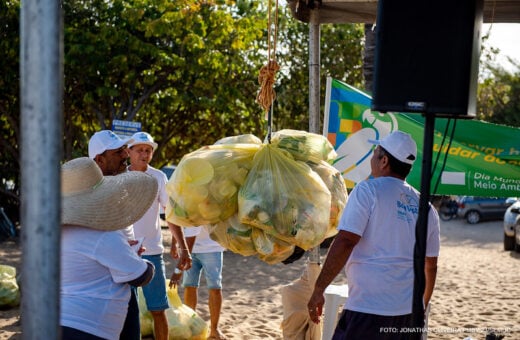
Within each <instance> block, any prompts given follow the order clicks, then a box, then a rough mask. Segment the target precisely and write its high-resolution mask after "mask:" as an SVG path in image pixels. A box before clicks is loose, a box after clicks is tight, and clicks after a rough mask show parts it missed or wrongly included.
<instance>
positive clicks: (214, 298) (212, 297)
mask: <svg viewBox="0 0 520 340" xmlns="http://www.w3.org/2000/svg"><path fill="white" fill-rule="evenodd" d="M184 235H185V236H186V242H187V243H188V247H189V248H190V251H191V254H192V256H193V266H192V267H191V268H190V269H189V270H187V271H185V272H184V275H183V277H182V286H183V287H184V303H185V304H186V305H187V306H188V307H191V308H192V309H193V310H196V308H197V300H198V291H197V290H198V287H199V285H200V277H201V273H202V272H204V277H205V278H206V284H207V286H208V291H209V297H208V306H209V314H210V334H209V337H208V339H211V340H222V339H224V335H223V334H222V333H221V332H220V330H219V329H218V322H219V319H220V310H221V308H222V261H223V252H224V247H222V246H221V245H220V244H218V243H217V242H215V241H213V240H212V239H211V238H210V236H209V233H208V230H207V228H206V227H204V226H202V227H188V228H184Z"/></svg>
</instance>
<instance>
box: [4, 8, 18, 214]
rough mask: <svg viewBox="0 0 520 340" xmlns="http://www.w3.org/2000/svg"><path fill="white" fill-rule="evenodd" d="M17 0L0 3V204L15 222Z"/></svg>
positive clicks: (16, 181) (16, 212)
mask: <svg viewBox="0 0 520 340" xmlns="http://www.w3.org/2000/svg"><path fill="white" fill-rule="evenodd" d="M19 8H20V3H19V1H18V0H7V1H3V2H1V3H0V48H1V50H2V61H1V62H0V74H2V76H1V77H0V206H1V207H3V208H4V209H5V211H6V213H7V215H8V216H9V217H10V218H11V219H12V220H14V221H18V219H19V216H18V205H19V204H20V199H19V195H20V151H19V148H18V141H19V139H20V128H19V126H20V108H19V106H20V102H19V92H20V86H19V83H20V72H19V69H18V68H19V45H20V43H19V39H20V38H19V34H20V29H19V27H20V22H19Z"/></svg>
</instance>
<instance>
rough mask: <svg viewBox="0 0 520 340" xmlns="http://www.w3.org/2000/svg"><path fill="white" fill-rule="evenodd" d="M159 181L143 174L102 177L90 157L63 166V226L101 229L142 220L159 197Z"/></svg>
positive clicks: (119, 227) (131, 173)
mask: <svg viewBox="0 0 520 340" xmlns="http://www.w3.org/2000/svg"><path fill="white" fill-rule="evenodd" d="M157 188H158V185H157V180H156V179H155V178H153V177H152V176H150V175H147V174H145V173H143V172H140V171H132V172H127V173H123V174H120V175H117V176H103V173H102V172H101V169H99V167H98V166H97V164H96V163H95V162H94V161H93V160H92V159H90V158H88V157H81V158H76V159H73V160H71V161H69V162H66V163H64V164H63V165H62V166H61V199H62V208H61V209H62V210H61V223H62V224H69V225H79V226H84V227H88V228H92V229H98V230H118V229H123V228H126V227H128V226H130V225H131V224H133V223H134V222H136V221H137V220H139V219H140V218H141V217H142V216H143V215H144V213H145V212H146V211H147V210H148V208H149V207H150V205H151V204H152V202H153V201H154V199H155V198H156V196H157Z"/></svg>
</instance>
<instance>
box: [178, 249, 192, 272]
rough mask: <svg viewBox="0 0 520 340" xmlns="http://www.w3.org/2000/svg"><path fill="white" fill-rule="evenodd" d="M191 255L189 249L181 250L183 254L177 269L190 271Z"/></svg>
mask: <svg viewBox="0 0 520 340" xmlns="http://www.w3.org/2000/svg"><path fill="white" fill-rule="evenodd" d="M191 262H192V259H191V255H190V251H189V250H188V249H185V248H183V249H181V254H180V257H179V262H178V264H177V267H178V268H179V269H181V270H188V269H190V268H191Z"/></svg>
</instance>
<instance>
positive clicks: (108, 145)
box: [88, 130, 133, 159]
mask: <svg viewBox="0 0 520 340" xmlns="http://www.w3.org/2000/svg"><path fill="white" fill-rule="evenodd" d="M131 142H133V139H131V138H130V139H121V138H120V137H119V136H118V135H116V134H115V133H114V132H113V131H110V130H102V131H98V132H96V133H95V134H94V135H93V136H92V137H90V140H89V141H88V156H89V158H91V159H94V158H96V156H97V155H100V154H102V153H103V152H105V151H106V150H116V149H119V148H120V147H122V146H123V145H127V144H129V143H131Z"/></svg>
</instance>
